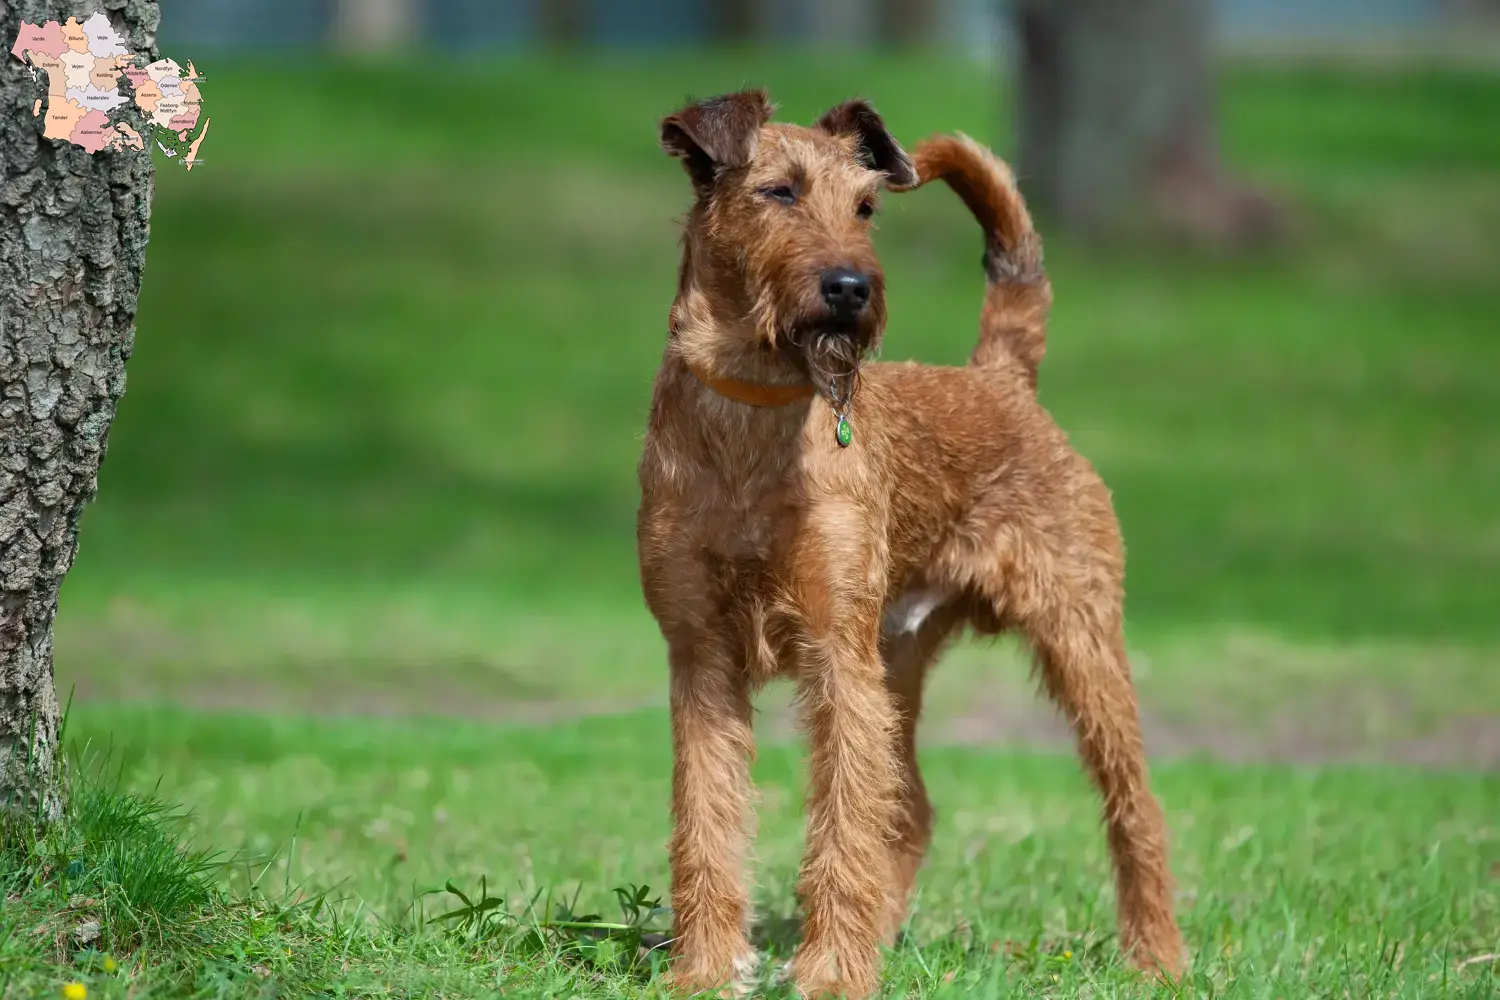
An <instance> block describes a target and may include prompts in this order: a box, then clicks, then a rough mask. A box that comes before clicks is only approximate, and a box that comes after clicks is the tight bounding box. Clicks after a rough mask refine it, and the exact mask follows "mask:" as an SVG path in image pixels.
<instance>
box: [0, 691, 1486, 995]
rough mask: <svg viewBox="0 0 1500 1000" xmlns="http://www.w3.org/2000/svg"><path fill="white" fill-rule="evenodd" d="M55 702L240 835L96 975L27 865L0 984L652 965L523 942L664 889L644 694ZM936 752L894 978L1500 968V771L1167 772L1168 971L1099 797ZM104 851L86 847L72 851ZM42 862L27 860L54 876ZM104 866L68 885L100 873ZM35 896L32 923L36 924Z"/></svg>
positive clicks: (774, 821)
mask: <svg viewBox="0 0 1500 1000" xmlns="http://www.w3.org/2000/svg"><path fill="white" fill-rule="evenodd" d="M74 725H75V727H76V731H77V732H78V734H79V738H80V739H84V738H88V737H90V736H92V737H93V738H94V739H95V741H96V742H97V741H99V740H100V739H102V738H104V736H105V734H110V735H111V736H112V738H113V739H114V740H115V741H116V745H117V746H118V747H120V748H122V749H121V750H120V753H121V754H122V755H123V760H121V761H119V762H118V764H119V766H120V767H121V780H122V782H123V788H124V789H125V790H127V791H128V790H132V789H146V790H155V791H156V794H159V795H161V796H164V797H166V798H167V799H168V800H170V801H173V802H178V803H182V804H184V805H186V806H188V807H190V808H191V809H192V810H193V814H192V817H191V820H190V823H189V829H188V831H187V834H188V836H189V837H191V838H193V841H194V842H195V843H201V844H211V845H223V844H226V843H229V844H239V845H241V847H240V850H241V851H242V854H243V857H242V858H241V860H239V861H238V862H237V863H235V864H231V865H228V866H227V877H226V880H225V883H224V885H225V886H226V889H225V893H226V894H225V895H217V896H215V897H214V899H213V900H212V901H211V903H210V904H208V905H207V906H205V907H203V908H202V910H201V914H200V915H199V916H197V917H196V918H195V919H194V920H192V921H188V922H185V927H184V923H183V922H179V923H177V924H174V925H173V930H174V936H175V938H176V939H175V940H172V939H160V938H148V939H146V940H145V941H144V942H143V943H142V944H141V945H140V947H139V949H138V950H136V951H133V952H131V953H130V954H129V955H128V956H122V958H121V959H120V961H121V964H122V967H123V971H119V972H116V973H113V974H109V975H105V974H103V973H102V972H100V971H92V972H91V971H87V970H90V969H94V970H98V969H99V968H100V962H101V961H102V954H103V950H102V949H95V950H94V952H89V953H86V954H85V956H84V957H83V958H82V959H81V960H80V962H79V970H78V971H74V970H69V971H67V972H62V971H61V970H59V968H58V967H57V966H56V965H55V964H52V961H51V959H52V956H53V949H55V948H57V947H58V945H57V939H58V938H59V937H62V938H65V937H66V932H68V931H69V930H70V929H71V928H72V927H74V926H76V922H77V921H78V920H79V919H81V917H82V916H83V914H82V913H80V912H79V911H77V910H63V911H62V912H60V913H55V914H52V913H51V912H50V910H51V908H53V907H55V906H56V900H58V899H60V898H61V894H62V893H63V892H64V890H62V889H61V888H59V887H57V886H56V885H55V884H48V883H47V877H46V876H43V877H42V878H40V879H38V880H37V881H38V883H39V884H38V885H37V886H36V887H34V888H31V889H29V890H27V892H26V893H25V894H24V895H23V897H22V904H21V905H20V906H17V904H16V903H15V901H14V898H13V897H12V898H11V899H10V900H9V901H8V904H7V907H6V909H5V913H4V915H3V916H0V925H3V926H0V939H3V941H4V944H0V961H3V963H4V969H5V972H4V973H0V979H3V976H4V975H6V974H8V975H10V976H11V977H12V978H11V986H10V991H11V992H10V993H9V994H7V995H15V996H27V995H33V993H32V990H33V989H39V988H40V985H39V984H42V983H44V982H48V981H51V980H56V979H59V978H61V975H68V976H73V975H77V976H81V977H83V978H85V979H87V980H88V981H89V982H90V983H92V984H93V985H94V987H95V990H96V993H97V995H99V996H105V997H110V996H126V995H130V996H155V995H204V996H208V995H222V996H255V995H265V994H264V993H263V991H264V990H266V989H268V988H269V984H271V983H277V984H280V987H281V991H282V992H281V995H287V994H288V993H295V994H304V993H318V994H320V995H329V996H375V995H385V994H384V993H382V991H385V990H389V991H390V993H392V994H395V995H406V996H417V997H439V996H482V995H491V994H493V993H502V992H503V993H504V994H505V995H528V996H529V995H537V996H540V995H551V996H570V995H580V994H581V995H587V996H601V997H622V996H623V997H633V996H640V995H652V994H654V993H655V989H656V988H655V987H654V986H653V985H652V982H651V980H649V979H646V978H645V976H644V975H643V972H642V970H637V971H636V972H634V973H627V972H625V971H621V970H620V969H618V968H617V967H611V966H610V965H607V964H605V965H598V964H587V963H586V962H585V959H586V958H591V959H594V960H598V959H599V958H600V957H601V956H599V955H597V953H595V954H592V955H587V956H586V955H583V954H580V949H578V948H577V947H576V946H571V945H570V943H569V942H572V941H576V938H573V937H570V936H568V935H563V934H555V935H553V936H552V937H551V938H550V939H548V940H546V941H543V942H540V943H538V942H536V941H534V940H532V939H531V938H530V936H529V934H528V932H529V931H531V930H534V929H535V928H536V925H537V924H538V922H539V920H540V919H541V918H542V917H543V916H544V914H545V911H544V902H543V901H544V900H545V899H546V894H547V893H549V892H550V895H551V898H552V901H553V903H554V906H553V911H552V914H551V916H552V917H553V918H554V919H555V918H556V915H557V914H556V906H555V904H556V903H557V902H558V901H574V900H576V910H575V912H577V913H580V914H581V913H585V912H586V911H590V910H592V911H594V912H598V913H600V914H602V915H604V916H605V917H607V918H609V919H611V920H617V919H618V918H617V917H616V916H615V914H616V913H617V912H618V910H617V905H616V900H615V898H614V895H613V893H612V892H611V891H610V890H611V888H612V887H613V886H617V885H624V884H630V883H636V884H640V883H646V884H648V885H650V886H654V887H657V889H658V891H659V890H660V889H661V888H662V887H664V886H665V884H666V874H667V873H666V870H665V858H664V851H663V849H662V845H663V842H664V840H665V837H666V833H667V826H666V816H665V810H664V808H663V804H664V803H665V801H666V796H667V784H668V781H669V775H670V747H669V745H668V741H667V737H666V720H665V719H664V717H663V716H662V715H661V714H660V713H659V712H656V711H648V712H642V713H635V714H632V715H626V716H620V717H616V718H611V719H599V720H593V721H590V722H586V723H575V724H566V725H560V726H555V727H551V728H547V729H538V728H535V727H528V726H509V727H503V728H495V727H489V726H479V725H472V724H454V723H452V722H451V721H437V720H431V721H424V720H407V721H386V722H379V721H372V720H368V719H365V720H349V721H345V722H338V721H330V720H309V719H298V718H289V717H266V716H252V715H229V716H203V715H196V714H191V713H185V712H182V711H178V710H167V709H160V710H123V709H115V710H106V709H95V710H83V711H81V712H79V713H78V714H77V715H76V716H75V719H74ZM925 766H926V770H927V774H928V776H929V784H930V785H931V788H932V793H933V797H934V799H935V801H936V802H937V804H938V806H939V808H940V811H941V814H942V818H941V822H940V826H939V830H938V834H937V839H936V842H935V844H934V846H933V853H932V856H931V859H930V863H929V866H928V868H927V869H926V870H925V871H924V873H923V875H922V878H921V882H920V892H919V896H918V901H917V904H916V910H915V916H914V918H913V921H912V923H911V926H910V928H909V937H908V941H907V942H906V943H905V944H903V945H902V946H900V947H899V948H897V949H896V950H894V951H893V952H892V953H891V954H890V955H889V956H888V957H887V960H886V961H887V966H886V967H887V976H886V981H887V988H886V995H888V996H901V995H904V994H906V993H907V991H908V990H910V991H913V992H912V994H911V995H922V996H942V995H953V996H958V995H976V994H977V995H980V996H990V997H1001V996H1079V995H1083V996H1150V995H1159V996H1172V995H1187V996H1223V997H1267V998H1270V997H1278V996H1298V997H1302V996H1330V997H1332V996H1339V997H1343V996H1356V997H1362V996H1385V997H1476V998H1477V997H1483V996H1489V995H1492V994H1493V992H1494V991H1495V990H1496V989H1497V988H1500V966H1497V964H1496V963H1494V962H1485V961H1479V962H1470V963H1469V964H1468V965H1464V964H1463V963H1464V962H1465V961H1466V960H1468V959H1472V958H1475V957H1476V956H1480V955H1484V954H1487V953H1491V952H1494V951H1495V950H1497V949H1496V947H1495V946H1496V944H1497V942H1500V877H1497V876H1500V872H1497V868H1496V865H1497V864H1500V829H1497V828H1496V826H1495V816H1496V815H1500V779H1497V778H1496V777H1495V776H1493V775H1487V776H1481V775H1458V774H1450V775H1439V774H1430V773H1421V772H1416V771H1409V770H1402V769H1386V770H1373V769H1354V768H1331V769H1325V770H1320V771H1307V770H1298V769H1289V768H1277V767H1265V766H1254V767H1242V768H1231V767H1225V766H1223V765H1216V764H1211V763H1207V762H1193V761H1181V762H1176V763H1171V764H1167V765H1164V766H1160V767H1159V768H1158V769H1157V775H1156V783H1157V786H1158V789H1159V791H1160V793H1161V796H1162V798H1163V801H1164V803H1165V806H1166V808H1167V812H1168V815H1169V817H1170V819H1171V822H1172V826H1173V829H1174V833H1175V838H1176V841H1175V858H1174V860H1175V869H1176V872H1177V876H1178V880H1179V882H1180V897H1181V905H1182V911H1183V925H1184V929H1185V933H1186V935H1187V939H1188V942H1189V947H1190V949H1191V951H1192V955H1193V971H1192V974H1191V978H1190V979H1189V980H1188V981H1187V983H1186V984H1185V985H1184V987H1183V992H1182V993H1180V994H1174V993H1173V992H1172V991H1170V990H1166V989H1154V990H1153V989H1152V988H1150V987H1149V985H1147V984H1144V983H1142V982H1141V981H1139V980H1138V979H1137V978H1136V977H1135V976H1134V975H1133V974H1131V973H1129V972H1128V971H1126V970H1123V969H1122V968H1120V967H1119V962H1118V957H1117V955H1116V952H1115V947H1114V943H1113V938H1112V933H1113V927H1114V916H1113V892H1112V889H1111V888H1110V884H1109V872H1108V863H1107V858H1106V854H1105V850H1104V841H1103V836H1102V834H1101V833H1100V832H1099V830H1098V825H1097V807H1096V804H1095V801H1094V798H1093V796H1092V794H1091V792H1090V791H1089V789H1088V788H1087V787H1086V786H1085V784H1084V782H1083V780H1082V778H1081V776H1080V775H1079V773H1078V769H1077V767H1076V765H1075V764H1074V762H1073V761H1072V760H1070V759H1068V758H1067V757H1064V756H1056V757H1054V756H1047V755H1023V754H1016V753H1003V752H976V751H964V750H956V749H953V750H941V751H934V752H931V753H929V754H927V755H926V758H925ZM800 769H801V764H800V759H799V755H798V754H797V753H796V752H795V751H794V750H792V749H789V748H786V747H783V746H776V747H771V748H768V749H767V750H766V752H764V753H763V754H762V755H761V757H760V759H759V760H758V762H757V764H756V768H755V772H756V778H757V781H758V782H759V784H760V787H761V790H762V801H761V805H760V810H759V821H760V827H761V829H760V836H759V839H758V847H757V880H756V884H757V889H756V904H757V909H758V912H759V915H760V917H761V919H760V920H759V921H758V922H757V940H758V941H759V943H760V944H761V945H762V947H763V949H764V950H765V951H766V953H767V954H768V955H771V956H773V957H774V958H777V959H781V958H785V956H786V955H787V953H788V948H789V945H790V943H791V941H792V940H793V938H794V926H793V922H792V920H791V919H790V918H792V916H793V907H792V901H791V896H790V887H791V885H792V882H793V880H794V878H795V872H796V866H797V861H798V856H799V852H800V837H801V820H800V816H799V809H798V800H799V795H800V792H799V789H800ZM161 775H166V778H165V779H162V778H160V777H159V776H161ZM158 781H160V785H159V786H158V784H157V782H158ZM117 801H118V800H112V799H110V798H108V797H107V796H106V797H100V796H93V797H89V798H85V799H84V800H83V801H82V803H81V804H75V811H76V812H78V813H80V814H81V815H82V818H83V819H85V820H88V819H89V818H90V814H91V811H92V810H98V809H100V807H101V804H102V805H103V806H104V807H105V808H110V807H111V806H112V803H115V802H117ZM75 802H76V800H75ZM113 808H115V809H116V811H117V812H118V811H119V809H118V806H113ZM94 825H95V827H96V828H97V827H100V826H104V825H105V824H104V823H103V822H100V821H97V820H96V821H95V824H94ZM293 833H295V838H294V839H293V837H292V834H293ZM112 836H116V837H118V838H119V839H121V840H127V841H128V838H129V837H141V836H142V834H141V831H140V830H139V829H138V828H134V827H132V828H131V830H130V831H129V832H128V833H127V834H124V835H120V834H112ZM158 837H159V834H157V833H155V832H153V831H151V830H150V829H146V830H145V831H144V837H143V840H144V847H137V846H134V844H135V842H130V844H131V846H130V847H129V848H128V849H129V850H130V851H131V852H132V853H131V854H130V856H131V857H143V856H144V857H148V858H156V857H159V856H160V850H161V848H160V846H159V841H158V840H157V838H158ZM79 839H82V840H83V842H84V845H85V847H86V846H87V843H88V841H87V838H75V840H74V841H73V843H77V841H78V840H79ZM75 850H76V848H75ZM101 853H102V852H101V851H100V850H99V849H98V848H94V849H93V852H92V853H89V852H88V851H87V850H85V851H84V853H83V854H82V857H84V858H85V864H86V866H87V871H88V872H90V873H92V872H93V871H94V870H95V868H94V866H95V865H96V864H97V863H98V861H97V859H98V857H99V856H100V854H101ZM66 856H67V857H72V856H73V854H72V853H67V854H66ZM143 863H145V862H143ZM150 863H152V864H156V862H154V861H152V862H150ZM7 865H8V866H12V865H14V862H13V861H7ZM59 865H60V861H58V862H51V863H50V864H47V865H43V866H40V870H42V871H50V872H52V875H51V878H52V879H53V880H54V882H55V879H56V871H57V869H58V867H59ZM179 865H180V868H181V869H183V870H182V871H181V872H180V873H179V874H178V875H176V878H177V879H178V880H180V881H189V882H191V881H192V880H193V879H195V878H196V876H195V875H194V874H193V873H194V872H196V870H197V869H198V867H199V862H198V861H197V860H196V859H194V858H189V859H187V860H184V861H182V862H179ZM13 870H14V869H13V868H12V867H7V869H6V875H7V877H8V879H9V878H10V877H12V876H11V873H12V872H13ZM30 870H31V871H33V872H35V871H37V870H39V866H37V865H36V864H35V863H32V867H31V869H30ZM89 877H90V878H94V876H92V875H90V876H89ZM481 878H483V879H485V880H486V884H487V885H488V887H489V889H490V892H491V894H492V895H494V896H496V897H503V898H505V899H506V903H507V908H506V910H505V912H506V913H509V914H510V915H511V916H512V917H513V918H514V920H513V921H511V922H507V923H506V924H505V925H504V926H502V927H496V928H493V931H494V933H492V934H489V935H479V936H477V937H476V936H474V935H471V934H464V933H461V932H455V929H454V928H452V926H451V925H452V923H453V922H451V921H450V922H448V923H441V922H437V921H435V920H433V919H432V918H433V917H435V916H437V915H439V914H441V913H443V912H445V911H448V910H450V909H452V908H454V907H455V906H457V905H459V904H458V900H457V899H455V898H454V897H453V896H451V895H448V894H445V893H441V892H439V893H438V894H436V895H431V896H427V895H424V893H425V892H427V891H428V890H433V889H441V887H442V886H443V884H444V883H445V882H446V881H448V880H450V879H451V880H452V882H453V883H454V885H455V887H456V888H458V889H460V890H462V891H464V892H466V893H469V894H471V898H476V897H474V896H472V894H473V893H474V892H475V890H477V889H478V888H479V885H480V880H481ZM251 883H253V884H254V885H255V887H256V888H255V889H254V891H250V890H249V886H250V884H251ZM99 884H100V883H99V882H98V881H95V882H90V883H89V885H90V886H91V888H90V889H88V890H87V891H88V892H90V893H93V892H107V891H108V890H107V889H104V890H100V889H96V888H93V886H97V885H99ZM194 884H196V883H194ZM76 894H77V891H74V893H73V895H75V896H76ZM534 899H535V900H538V902H536V903H534V904H531V902H530V901H532V900H534ZM90 912H91V911H90ZM40 913H48V914H49V916H48V917H47V920H48V921H49V922H48V923H45V924H43V926H45V927H47V928H48V930H49V934H48V935H47V936H45V937H39V936H38V935H36V934H35V933H34V932H33V926H34V925H35V922H36V920H37V916H36V915H37V914H40ZM423 915H425V919H423V918H422V917H423ZM194 935H196V937H194ZM185 937H186V938H187V940H183V939H184V938H185ZM95 952H98V954H95ZM618 954H619V953H618V952H617V955H618ZM257 970H258V971H257ZM1054 977H1056V978H1054Z"/></svg>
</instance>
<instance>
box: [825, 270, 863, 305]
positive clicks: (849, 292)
mask: <svg viewBox="0 0 1500 1000" xmlns="http://www.w3.org/2000/svg"><path fill="white" fill-rule="evenodd" d="M823 301H824V302H826V303H828V306H829V308H830V309H832V310H833V311H834V312H836V313H841V314H843V315H845V316H853V315H854V314H856V313H858V312H859V311H860V310H861V309H863V308H864V307H865V303H867V302H869V301H870V279H869V276H868V275H864V274H860V273H859V272H858V271H853V270H850V269H849V268H847V267H836V268H834V269H833V270H831V271H824V272H823Z"/></svg>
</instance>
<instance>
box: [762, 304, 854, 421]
mask: <svg viewBox="0 0 1500 1000" xmlns="http://www.w3.org/2000/svg"><path fill="white" fill-rule="evenodd" d="M872 340H873V336H872V331H871V329H870V327H869V325H868V324H865V323H860V322H859V321H858V320H857V319H848V320H846V319H841V318H830V319H820V320H816V321H814V322H811V323H807V324H803V325H800V326H796V327H793V328H792V329H791V330H790V331H789V332H788V334H787V336H785V337H783V338H781V339H780V343H781V344H782V345H784V348H785V350H786V353H787V354H788V356H789V357H790V358H791V359H792V361H793V363H794V364H796V365H797V367H798V368H800V369H801V370H802V373H803V374H804V375H806V376H807V379H808V381H810V382H812V384H813V388H814V389H816V390H817V392H818V394H819V395H820V396H822V397H823V398H825V399H827V400H828V401H829V402H830V403H834V404H835V405H841V404H842V403H843V402H847V400H848V398H849V395H850V393H852V391H853V385H854V380H855V379H856V378H857V377H858V375H859V366H860V363H861V362H862V361H864V358H865V355H866V354H867V353H869V350H870V346H871V342H872Z"/></svg>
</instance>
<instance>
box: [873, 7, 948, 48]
mask: <svg viewBox="0 0 1500 1000" xmlns="http://www.w3.org/2000/svg"><path fill="white" fill-rule="evenodd" d="M875 10H876V20H877V30H876V37H878V38H879V39H880V41H881V42H882V43H883V44H886V45H922V44H925V43H927V42H930V41H932V36H933V32H934V30H935V29H936V28H937V23H938V0H876V7H875Z"/></svg>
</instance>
